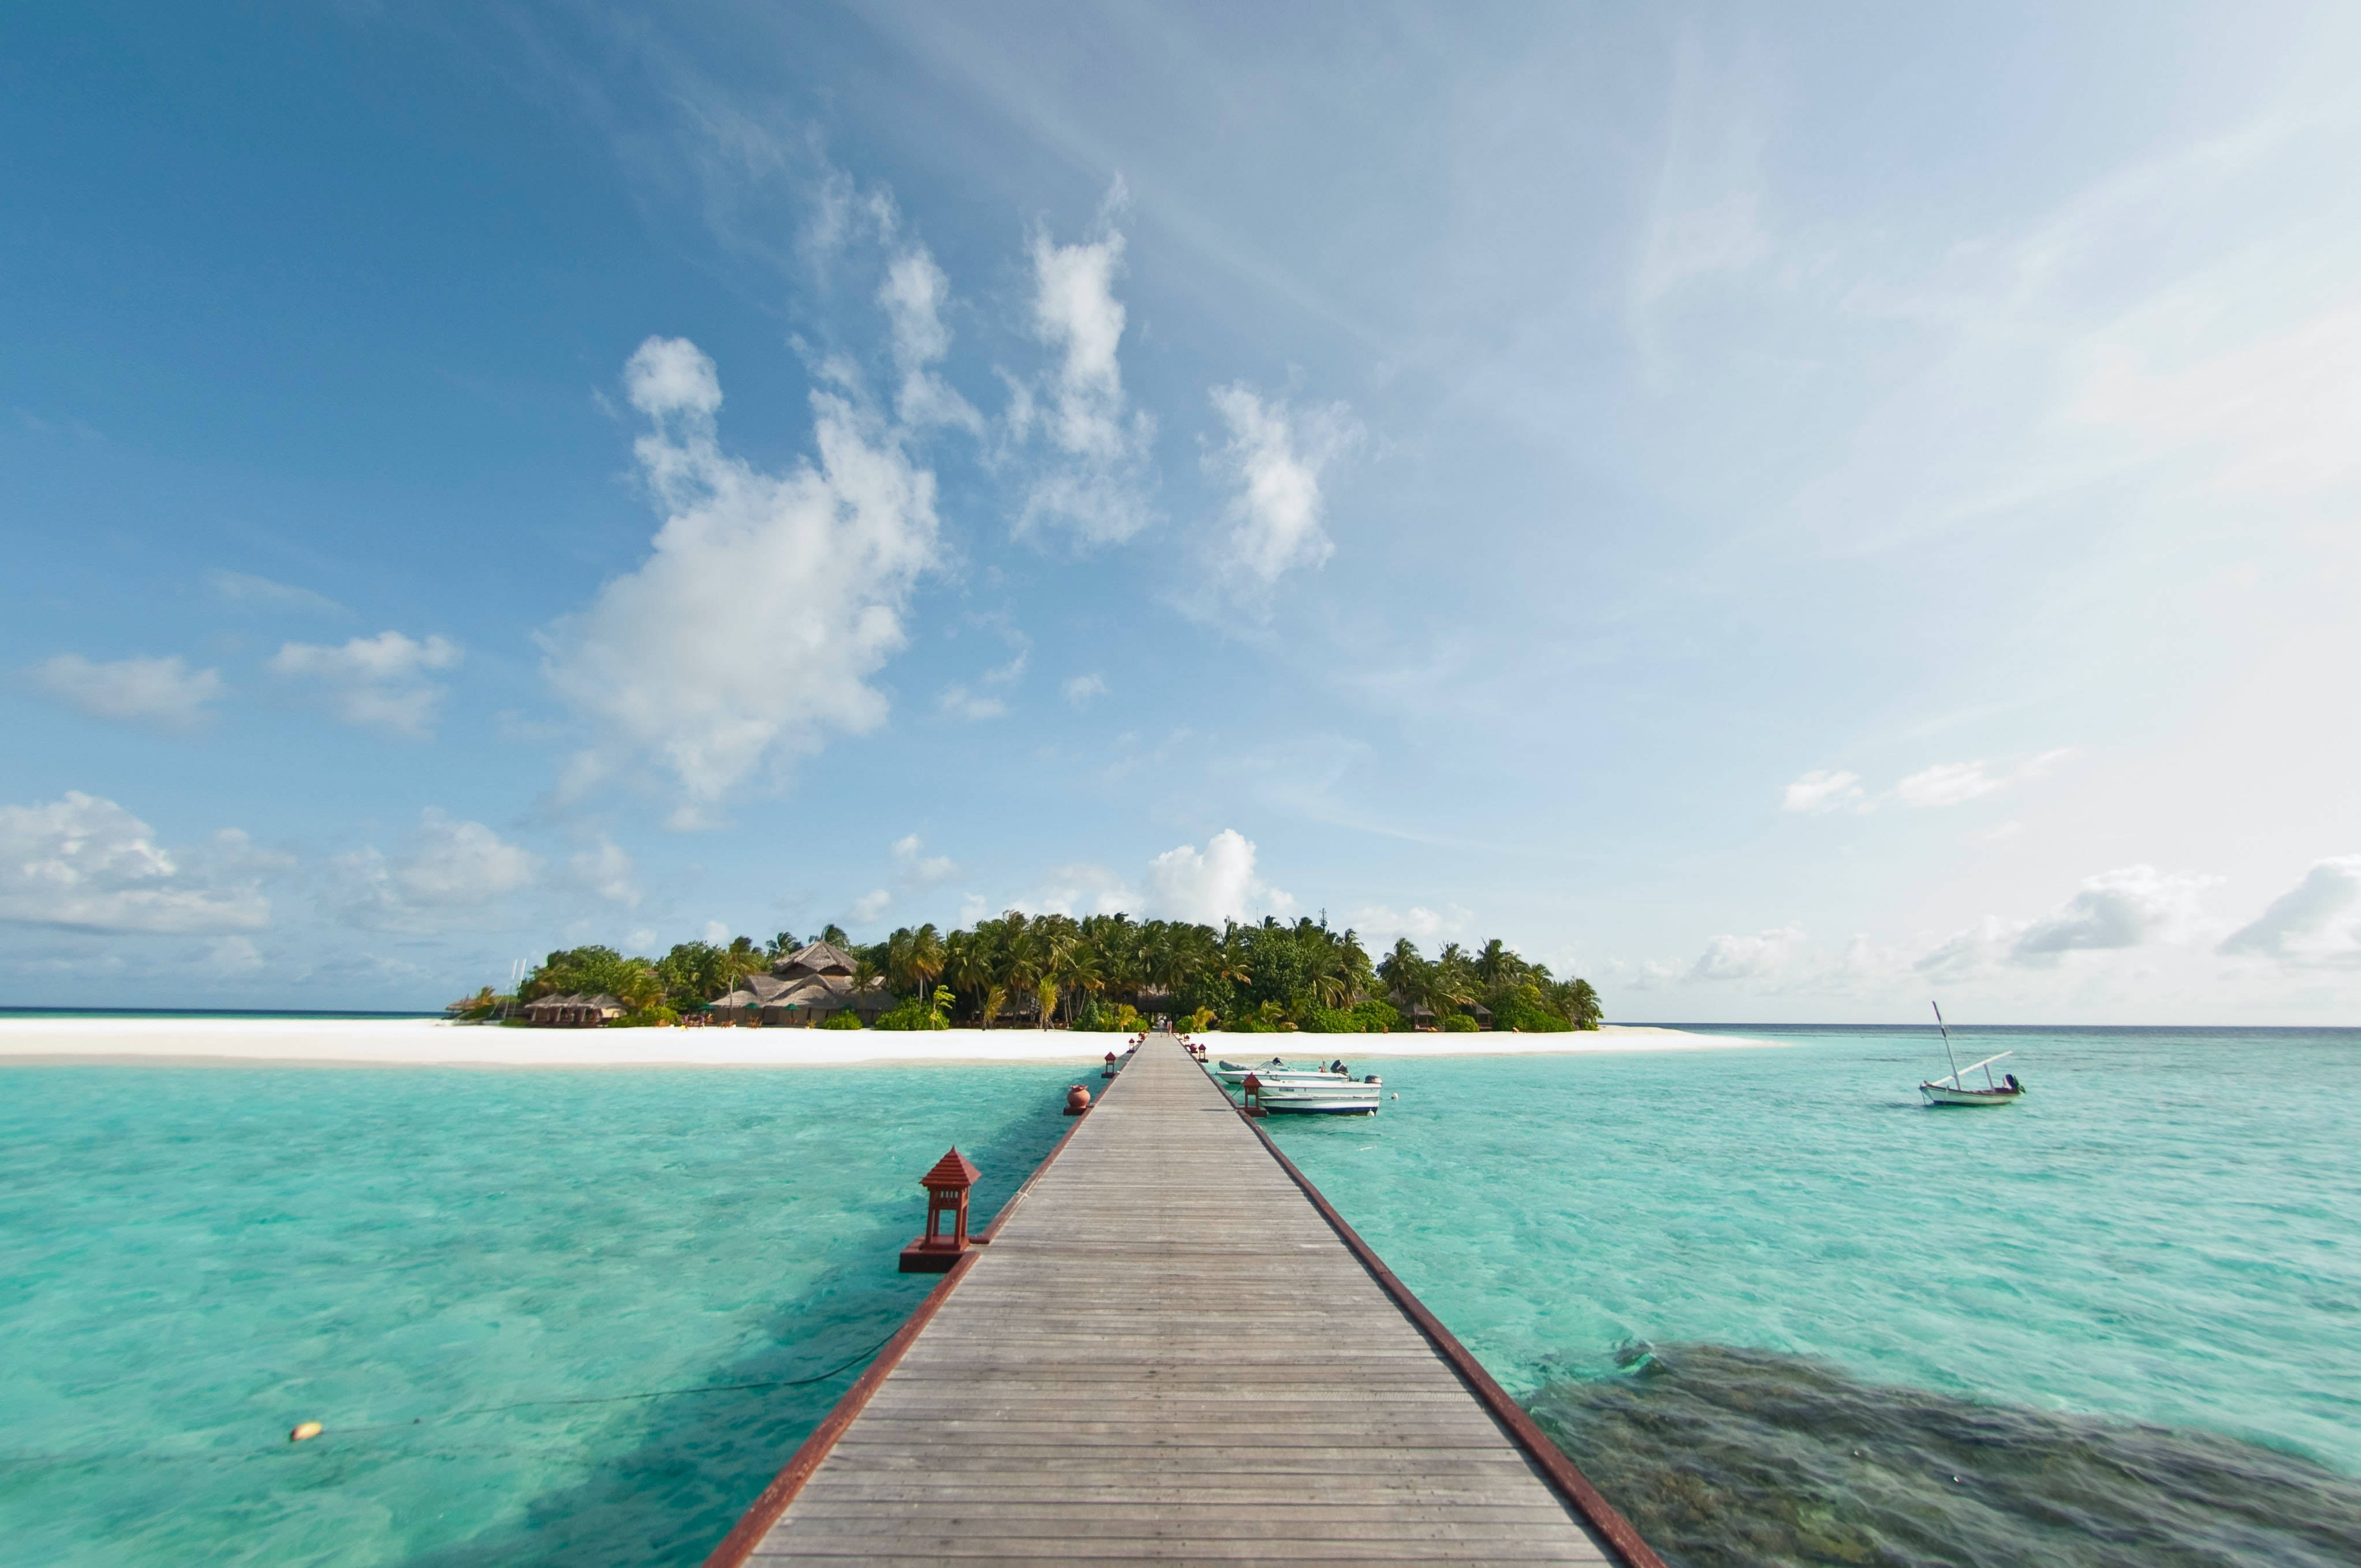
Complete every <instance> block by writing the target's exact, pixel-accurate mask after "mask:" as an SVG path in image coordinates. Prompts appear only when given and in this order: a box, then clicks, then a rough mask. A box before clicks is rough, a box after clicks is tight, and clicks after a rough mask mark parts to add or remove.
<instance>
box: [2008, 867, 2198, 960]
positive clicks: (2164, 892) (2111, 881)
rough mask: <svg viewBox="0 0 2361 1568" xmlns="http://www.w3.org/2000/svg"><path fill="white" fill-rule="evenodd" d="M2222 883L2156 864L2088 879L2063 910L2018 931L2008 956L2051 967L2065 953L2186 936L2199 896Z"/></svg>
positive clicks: (2126, 868) (2194, 873) (2192, 920)
mask: <svg viewBox="0 0 2361 1568" xmlns="http://www.w3.org/2000/svg"><path fill="white" fill-rule="evenodd" d="M2221 880H2222V879H2221V878H2219V877H2210V876H2201V875H2199V874H2198V873H2196V872H2159V871H2158V870H2157V869H2156V868H2155V867H2154V866H2125V867H2123V868H2121V869H2120V870H2117V871H2112V872H2100V873H2099V874H2098V875H2097V876H2094V877H2092V878H2089V879H2088V880H2086V881H2085V882H2084V883H2082V888H2081V892H2079V893H2077V894H2075V895H2074V896H2073V897H2072V898H2071V899H2070V900H2068V901H2067V904H2066V906H2065V907H2064V908H2062V909H2060V910H2059V911H2058V912H2057V913H2056V914H2054V915H2051V916H2047V917H2046V918H2043V919H2040V920H2037V921H2035V922H2034V923H2033V924H2032V925H2030V926H2028V927H2026V928H2025V929H2024V930H2023V931H2021V932H2020V933H2018V935H2017V937H2016V939H2015V941H2014V942H2012V943H2011V944H2010V945H2009V957H2010V959H2012V960H2013V961H2015V962H2017V963H2030V964H2048V963H2055V962H2057V961H2058V959H2059V957H2060V956H2061V955H2063V954H2066V953H2070V952H2083V951H2092V950H2103V949H2107V948H2136V947H2139V946H2141V945H2143V944H2144V943H2147V942H2148V941H2151V940H2153V939H2156V938H2180V937H2182V936H2184V935H2185V934H2186V933H2187V931H2188V930H2189V928H2190V927H2191V926H2192V925H2193V924H2194V922H2195V920H2196V917H2197V913H2198V908H2197V905H2198V895H2199V894H2202V893H2203V892H2204V890H2205V889H2206V888H2208V887H2211V886H2213V885H2214V884H2215V883H2218V882H2220V881H2221Z"/></svg>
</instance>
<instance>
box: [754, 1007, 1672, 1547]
mask: <svg viewBox="0 0 2361 1568" xmlns="http://www.w3.org/2000/svg"><path fill="white" fill-rule="evenodd" d="M921 1330H922V1331H923V1332H920V1331H921ZM1463 1360H1464V1361H1466V1362H1468V1363H1469V1364H1471V1365H1472V1358H1466V1352H1465V1351H1464V1350H1463V1349H1461V1348H1460V1347H1459V1346H1458V1343H1457V1342H1456V1341H1455V1340H1452V1339H1450V1337H1449V1335H1448V1332H1447V1331H1441V1330H1440V1325H1439V1324H1435V1323H1433V1321H1432V1319H1431V1316H1429V1315H1426V1314H1425V1313H1424V1309H1423V1308H1422V1307H1419V1306H1417V1305H1416V1302H1415V1299H1414V1298H1409V1297H1408V1295H1407V1292H1406V1291H1405V1290H1403V1289H1401V1288H1400V1282H1399V1281H1396V1280H1394V1279H1393V1278H1392V1277H1391V1275H1390V1274H1389V1273H1388V1272H1387V1271H1385V1269H1384V1266H1383V1264H1382V1263H1381V1262H1378V1261H1377V1260H1376V1258H1375V1255H1374V1254H1370V1253H1368V1252H1367V1248H1366V1245H1364V1244H1361V1243H1360V1241H1359V1238H1358V1237H1357V1236H1355V1235H1353V1234H1351V1232H1350V1229H1349V1227H1346V1226H1345V1225H1344V1224H1343V1222H1342V1221H1341V1220H1339V1219H1337V1218H1336V1217H1335V1216H1334V1211H1333V1210H1331V1209H1329V1208H1328V1207H1327V1204H1326V1201H1325V1200H1324V1199H1322V1198H1320V1196H1319V1195H1318V1193H1317V1191H1316V1190H1314V1189H1312V1187H1311V1185H1310V1183H1308V1182H1306V1181H1303V1180H1302V1179H1301V1175H1300V1173H1298V1172H1296V1171H1295V1170H1294V1168H1293V1167H1292V1166H1291V1165H1290V1163H1289V1162H1287V1161H1286V1160H1285V1158H1284V1157H1281V1156H1279V1154H1278V1151H1277V1148H1276V1146H1274V1145H1271V1144H1270V1143H1269V1141H1268V1138H1266V1137H1264V1136H1262V1135H1261V1134H1260V1132H1259V1130H1258V1129H1257V1128H1256V1127H1255V1126H1254V1125H1253V1124H1250V1123H1247V1122H1246V1121H1245V1120H1244V1119H1243V1118H1241V1117H1240V1116H1238V1115H1237V1114H1236V1113H1235V1111H1234V1110H1233V1109H1232V1107H1231V1106H1230V1103H1229V1102H1228V1100H1227V1098H1226V1097H1225V1096H1224V1094H1223V1092H1222V1091H1221V1090H1220V1088H1219V1087H1218V1086H1217V1085H1215V1084H1214V1083H1213V1081H1212V1080H1210V1079H1209V1078H1208V1077H1207V1076H1206V1074H1205V1073H1204V1072H1203V1071H1202V1069H1199V1068H1198V1067H1197V1066H1196V1064H1195V1063H1193V1062H1192V1061H1191V1060H1189V1059H1188V1058H1187V1057H1186V1056H1185V1055H1184V1054H1183V1053H1182V1052H1181V1051H1180V1048H1179V1047H1178V1046H1177V1045H1175V1044H1173V1043H1172V1042H1171V1041H1170V1040H1169V1039H1166V1038H1162V1037H1159V1038H1157V1039H1154V1040H1151V1041H1150V1042H1149V1044H1148V1046H1146V1047H1143V1048H1142V1049H1141V1050H1140V1051H1139V1052H1138V1053H1137V1055H1136V1056H1135V1057H1134V1058H1132V1059H1131V1061H1130V1062H1129V1064H1128V1065H1127V1066H1126V1069H1125V1070H1124V1071H1123V1073H1122V1074H1121V1075H1120V1076H1119V1077H1117V1078H1116V1079H1115V1080H1113V1081H1112V1082H1110V1083H1108V1084H1106V1086H1105V1089H1104V1092H1103V1093H1102V1095H1101V1097H1100V1100H1099V1102H1098V1104H1097V1105H1096V1106H1095V1107H1093V1110H1092V1112H1091V1113H1090V1114H1089V1115H1087V1116H1085V1117H1082V1118H1080V1119H1079V1120H1078V1122H1077V1123H1076V1124H1075V1126H1074V1128H1073V1129H1072V1130H1071V1132H1070V1133H1069V1134H1068V1135H1067V1137H1066V1138H1065V1140H1064V1141H1063V1142H1061V1143H1060V1146H1059V1148H1058V1150H1057V1151H1056V1153H1055V1154H1054V1155H1053V1156H1052V1157H1051V1159H1050V1160H1049V1161H1047V1162H1045V1163H1044V1165H1043V1167H1042V1168H1041V1169H1040V1170H1039V1171H1038V1172H1036V1173H1035V1175H1034V1177H1033V1179H1031V1180H1030V1181H1028V1182H1027V1184H1026V1186H1025V1188H1024V1189H1023V1190H1021V1191H1020V1193H1019V1194H1018V1195H1017V1196H1016V1198H1013V1199H1012V1200H1011V1201H1010V1202H1009V1203H1008V1204H1007V1205H1006V1206H1005V1207H1004V1209H1003V1210H1002V1212H1001V1214H1000V1216H999V1217H998V1219H996V1220H995V1221H994V1225H993V1229H992V1232H991V1233H990V1242H989V1245H987V1246H984V1247H982V1248H979V1249H977V1251H975V1252H973V1253H971V1254H970V1255H967V1256H966V1257H963V1258H962V1259H961V1262H960V1264H959V1266H958V1267H957V1268H956V1269H955V1270H954V1272H953V1273H952V1274H951V1275H950V1276H948V1277H946V1279H945V1282H944V1284H943V1285H942V1286H940V1287H939V1288H938V1289H937V1291H936V1293H935V1294H934V1295H932V1296H930V1297H929V1298H928V1305H927V1309H926V1311H925V1321H923V1323H918V1322H916V1321H914V1325H913V1327H912V1329H911V1330H909V1331H906V1332H905V1334H904V1335H903V1336H901V1342H900V1343H897V1345H896V1346H895V1354H894V1355H893V1356H892V1358H891V1359H890V1361H889V1360H888V1359H887V1358H884V1357H881V1358H880V1362H879V1364H878V1365H876V1366H875V1367H873V1369H872V1372H871V1373H870V1374H869V1375H867V1376H864V1379H863V1382H864V1383H865V1384H867V1385H868V1387H866V1388H865V1389H860V1390H858V1391H859V1392H860V1398H859V1399H858V1400H857V1401H856V1400H852V1399H851V1396H848V1403H849V1404H850V1405H851V1407H852V1408H851V1409H849V1410H848V1409H844V1408H843V1407H840V1410H839V1411H838V1412H836V1413H834V1414H832V1415H831V1417H830V1421H831V1423H833V1424H832V1429H830V1430H829V1431H828V1436H827V1438H826V1440H825V1442H824V1443H819V1442H817V1439H816V1442H807V1444H806V1445H805V1448H804V1449H803V1450H799V1451H798V1453H797V1455H796V1461H795V1462H794V1463H793V1464H790V1466H789V1472H788V1473H783V1474H782V1477H781V1480H780V1482H776V1483H774V1485H773V1487H772V1488H771V1489H770V1490H769V1491H768V1492H766V1493H765V1501H764V1504H763V1505H762V1506H759V1507H758V1508H757V1509H756V1510H754V1511H752V1512H751V1513H750V1514H749V1517H748V1519H747V1520H744V1521H741V1526H740V1528H739V1530H735V1531H733V1532H732V1533H731V1536H730V1540H729V1541H725V1542H724V1545H723V1548H722V1549H720V1550H718V1551H717V1552H715V1554H714V1556H713V1557H712V1558H711V1559H709V1560H708V1563H709V1568H738V1565H740V1564H742V1563H796V1562H862V1563H881V1564H882V1563H903V1562H908V1563H920V1562H927V1563H935V1562H942V1561H946V1560H957V1561H961V1562H973V1563H992V1562H1009V1563H1014V1562H1058V1563H1084V1562H1107V1563H1116V1562H1124V1563H1138V1562H1157V1563H1183V1562H1206V1563H1235V1562H1244V1561H1248V1560H1261V1561H1279V1562H1303V1563H1314V1562H1333V1563H1374V1562H1487V1563H1509V1562H1535V1563H1543V1562H1547V1563H1613V1562H1621V1563H1628V1564H1631V1568H1661V1565H1660V1564H1657V1563H1656V1562H1655V1559H1654V1556H1653V1553H1650V1552H1646V1549H1645V1547H1644V1545H1641V1546H1639V1548H1638V1550H1637V1552H1634V1551H1633V1550H1632V1549H1631V1547H1632V1543H1634V1542H1636V1541H1637V1538H1636V1537H1634V1536H1629V1535H1628V1531H1629V1527H1628V1526H1623V1527H1622V1530H1620V1531H1612V1532H1609V1538H1610V1539H1611V1538H1613V1537H1618V1536H1620V1537H1621V1539H1615V1540H1614V1542H1613V1545H1611V1546H1610V1545H1609V1544H1608V1543H1607V1541H1605V1540H1602V1534H1601V1532H1600V1531H1599V1530H1597V1529H1596V1528H1595V1527H1594V1524H1593V1518H1594V1517H1595V1516H1591V1515H1588V1514H1586V1512H1585V1511H1584V1505H1583V1504H1582V1503H1581V1502H1580V1500H1579V1499H1578V1498H1577V1497H1575V1496H1574V1494H1572V1493H1571V1492H1570V1490H1569V1487H1568V1486H1567V1484H1566V1482H1565V1476H1564V1475H1561V1474H1560V1473H1559V1467H1562V1469H1563V1471H1564V1472H1565V1473H1567V1474H1570V1473H1571V1472H1572V1466H1570V1465H1566V1464H1565V1460H1564V1459H1563V1457H1562V1456H1559V1455H1557V1454H1556V1452H1555V1450H1554V1449H1547V1444H1546V1440H1541V1441H1542V1447H1543V1449H1547V1452H1546V1453H1537V1452H1536V1451H1535V1450H1534V1448H1533V1440H1534V1438H1536V1437H1537V1436H1538V1432H1537V1430H1536V1431H1534V1432H1532V1433H1526V1432H1524V1431H1521V1429H1520V1426H1519V1423H1520V1422H1521V1421H1522V1422H1523V1424H1524V1425H1525V1426H1530V1422H1529V1421H1525V1420H1524V1418H1523V1416H1522V1412H1521V1411H1519V1410H1516V1409H1514V1407H1513V1406H1510V1407H1509V1408H1508V1409H1505V1410H1504V1409H1502V1408H1501V1405H1502V1404H1503V1403H1504V1402H1505V1398H1506V1397H1505V1396H1502V1395H1499V1392H1498V1389H1497V1387H1492V1386H1491V1385H1490V1382H1489V1379H1488V1378H1483V1379H1482V1381H1481V1383H1480V1384H1479V1383H1477V1381H1476V1380H1474V1379H1471V1378H1470V1377H1469V1376H1468V1375H1467V1370H1466V1365H1462V1362H1463ZM1477 1372H1478V1374H1479V1376H1480V1368H1478V1369H1477ZM1487 1389H1489V1392H1487ZM1551 1461H1554V1465H1553V1464H1551V1463H1550V1462H1551ZM790 1473H792V1475H791V1474H790ZM1584 1485H1585V1486H1587V1483H1585V1484H1584ZM1601 1507H1603V1505H1601ZM765 1509H767V1512H766V1511H765ZM1608 1511H1609V1513H1611V1512H1612V1510H1608ZM1613 1522H1614V1523H1615V1524H1618V1525H1620V1524H1621V1521H1620V1519H1615V1520H1614V1521H1613Z"/></svg>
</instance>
